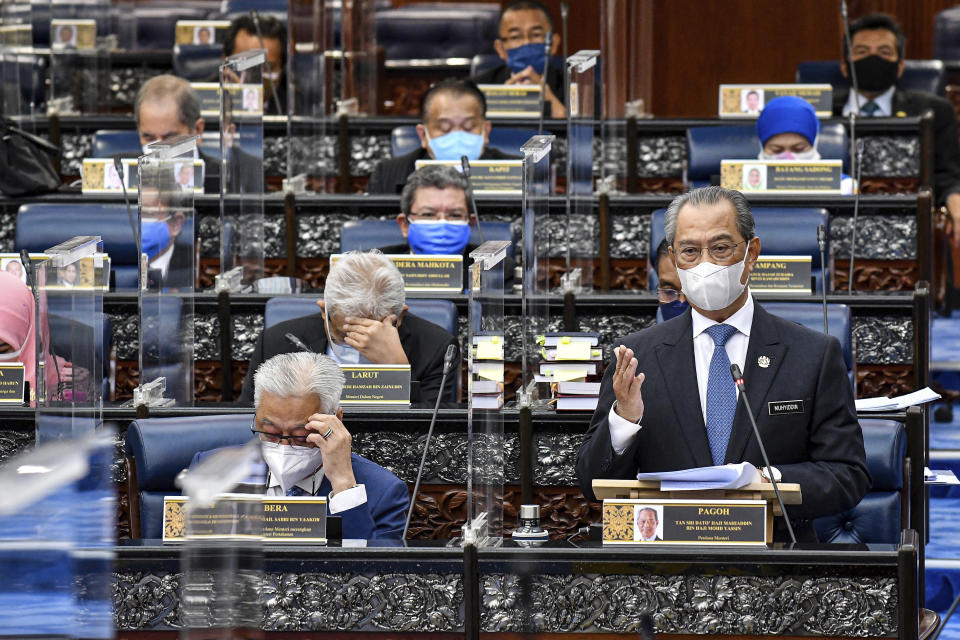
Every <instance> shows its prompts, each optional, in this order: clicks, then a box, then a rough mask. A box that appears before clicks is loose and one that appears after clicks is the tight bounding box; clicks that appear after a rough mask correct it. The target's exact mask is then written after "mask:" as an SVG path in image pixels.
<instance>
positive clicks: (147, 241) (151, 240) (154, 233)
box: [140, 220, 170, 261]
mask: <svg viewBox="0 0 960 640" xmlns="http://www.w3.org/2000/svg"><path fill="white" fill-rule="evenodd" d="M169 245H170V227H169V226H168V225H167V223H166V222H162V221H159V220H144V221H143V222H141V223H140V246H141V249H140V250H141V251H142V252H143V253H145V254H147V260H148V261H149V260H153V259H154V258H156V257H157V256H158V255H160V252H161V251H163V250H164V249H166V248H167V247H168V246H169Z"/></svg>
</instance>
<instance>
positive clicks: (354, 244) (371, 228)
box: [340, 220, 514, 256]
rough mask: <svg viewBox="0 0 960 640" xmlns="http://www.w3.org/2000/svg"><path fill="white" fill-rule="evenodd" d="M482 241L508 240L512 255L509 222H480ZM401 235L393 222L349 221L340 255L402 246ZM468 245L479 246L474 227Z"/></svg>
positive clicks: (343, 232) (512, 242) (343, 234)
mask: <svg viewBox="0 0 960 640" xmlns="http://www.w3.org/2000/svg"><path fill="white" fill-rule="evenodd" d="M480 227H481V228H482V229H483V239H484V240H486V241H488V242H489V241H490V240H509V241H510V242H511V245H510V247H509V248H508V249H507V255H510V256H513V254H514V237H513V231H512V230H511V228H510V223H509V222H481V223H480ZM403 243H404V239H403V233H401V232H400V227H398V226H397V223H396V222H395V221H394V220H350V221H348V222H346V223H345V224H344V225H343V229H341V231H340V253H345V252H347V251H369V250H370V249H377V248H379V247H388V246H391V245H395V244H403ZM470 243H471V244H480V236H479V235H478V234H477V229H476V227H473V228H472V229H471V231H470Z"/></svg>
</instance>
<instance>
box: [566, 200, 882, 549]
mask: <svg viewBox="0 0 960 640" xmlns="http://www.w3.org/2000/svg"><path fill="white" fill-rule="evenodd" d="M664 227H665V235H666V239H667V242H668V243H669V245H670V254H671V256H672V257H673V261H674V263H675V264H676V266H677V273H678V276H679V278H680V284H681V286H682V290H683V295H684V296H685V297H686V299H687V301H688V302H689V303H690V310H689V311H686V312H684V313H683V314H682V315H681V316H679V317H678V318H676V319H674V320H673V321H670V322H664V323H662V324H659V325H656V326H654V327H651V328H649V329H646V330H644V331H640V332H638V333H634V334H631V335H629V336H627V337H625V338H623V339H622V341H621V342H620V346H618V347H617V348H616V349H615V350H614V352H615V354H616V361H615V362H612V363H610V365H609V366H608V367H607V369H606V371H605V372H604V376H603V382H602V385H601V390H600V401H599V403H598V405H597V411H596V413H594V416H593V419H592V421H591V423H590V428H589V430H588V431H587V435H586V437H585V438H584V442H583V444H582V446H581V447H580V452H579V457H578V460H577V473H578V476H579V479H580V486H581V488H582V489H583V493H584V495H585V496H587V497H588V498H593V495H594V494H593V487H592V482H593V480H594V479H595V478H610V479H617V478H620V479H626V478H635V477H636V474H637V473H638V472H653V471H673V470H679V469H689V468H694V467H707V466H711V465H722V464H727V463H740V462H750V463H751V464H753V465H755V466H758V467H759V466H760V465H762V464H763V459H762V456H761V453H760V447H759V445H758V444H757V442H756V440H755V438H754V435H753V430H752V428H751V426H750V421H749V418H748V416H747V415H746V413H745V408H744V405H743V403H742V402H739V398H738V396H737V393H738V392H737V390H736V387H735V385H734V382H733V378H732V376H731V374H730V366H731V363H733V364H737V365H739V366H740V368H741V370H742V371H743V372H744V379H745V380H746V384H747V393H749V394H750V404H751V406H752V407H753V409H754V411H755V414H756V415H755V417H756V420H757V424H758V427H759V429H760V433H761V435H762V436H763V437H764V446H765V447H766V450H767V453H768V455H769V457H770V463H771V466H772V467H773V476H774V478H775V479H776V480H778V481H781V480H782V481H783V482H787V483H798V484H799V485H800V488H801V491H802V494H803V504H800V505H791V507H790V509H789V514H790V517H791V522H792V524H793V529H794V531H795V532H796V534H797V539H798V541H808V542H810V541H816V540H817V537H816V532H815V531H814V529H813V522H812V520H813V519H814V518H819V517H822V516H828V515H833V514H836V513H839V512H841V511H844V510H846V509H850V508H852V507H854V506H855V505H856V504H857V503H858V502H859V501H860V499H861V498H862V497H863V496H864V494H866V492H867V490H868V489H869V487H870V475H869V473H868V471H867V467H866V456H865V454H864V448H863V436H862V433H861V430H860V426H859V424H858V423H857V417H856V411H855V409H854V401H853V400H854V399H853V390H852V389H851V386H850V382H849V380H848V378H847V373H846V367H845V365H844V362H843V356H842V353H841V349H840V343H839V342H838V341H837V340H836V339H835V338H832V337H829V336H824V335H823V334H821V333H818V332H816V331H812V330H810V329H806V328H804V327H801V326H800V325H798V324H795V323H793V322H790V321H789V320H786V319H783V318H779V317H777V316H774V315H771V314H769V313H767V312H766V311H764V309H763V307H761V306H759V305H756V304H755V303H754V301H753V298H752V297H751V295H750V289H749V287H748V286H747V285H748V282H749V278H750V272H751V271H752V270H753V267H754V264H755V263H756V260H757V257H758V256H759V255H760V248H761V242H760V238H758V237H757V236H756V234H755V232H754V221H753V214H752V213H751V211H750V206H749V205H748V204H747V201H746V199H745V198H744V197H743V195H742V194H741V193H740V192H738V191H733V190H729V189H724V188H722V187H704V188H702V189H695V190H694V191H691V192H688V193H685V194H683V195H681V196H678V197H677V198H675V199H674V200H673V202H672V203H671V204H670V206H669V208H668V209H667V214H666V218H665V224H664ZM641 389H642V391H641ZM765 479H766V480H769V478H765ZM785 533H786V527H785V525H784V524H783V522H782V521H781V520H777V521H776V523H775V525H774V539H775V540H785V539H786V537H785Z"/></svg>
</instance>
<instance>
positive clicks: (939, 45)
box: [933, 7, 960, 62]
mask: <svg viewBox="0 0 960 640" xmlns="http://www.w3.org/2000/svg"><path fill="white" fill-rule="evenodd" d="M933 57H934V58H936V59H938V60H946V61H948V62H954V61H957V60H960V7H950V8H949V9H944V10H943V11H941V12H940V13H938V14H937V17H936V18H935V19H934V21H933Z"/></svg>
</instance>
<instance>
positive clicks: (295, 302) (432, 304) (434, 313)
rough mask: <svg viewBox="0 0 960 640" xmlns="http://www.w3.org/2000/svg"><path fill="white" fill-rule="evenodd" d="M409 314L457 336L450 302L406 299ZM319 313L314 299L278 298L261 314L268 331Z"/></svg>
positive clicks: (455, 313)
mask: <svg viewBox="0 0 960 640" xmlns="http://www.w3.org/2000/svg"><path fill="white" fill-rule="evenodd" d="M407 306H408V307H409V310H410V313H412V314H413V315H415V316H419V317H421V318H423V319H424V320H428V321H430V322H432V323H434V324H435V325H438V326H441V327H443V328H444V329H446V330H447V331H449V332H450V333H451V334H453V335H457V319H458V318H459V314H458V313H457V306H456V305H455V304H454V303H453V302H451V301H450V300H438V299H432V298H420V299H418V298H407ZM315 313H320V307H319V306H318V305H317V299H316V298H294V297H278V298H270V299H269V300H267V305H266V309H265V310H264V314H263V326H264V328H265V329H269V328H270V327H272V326H274V325H275V324H279V323H281V322H285V321H287V320H293V319H294V318H303V317H305V316H310V315H313V314H315Z"/></svg>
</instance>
